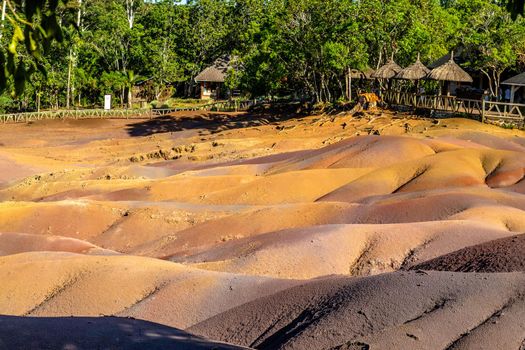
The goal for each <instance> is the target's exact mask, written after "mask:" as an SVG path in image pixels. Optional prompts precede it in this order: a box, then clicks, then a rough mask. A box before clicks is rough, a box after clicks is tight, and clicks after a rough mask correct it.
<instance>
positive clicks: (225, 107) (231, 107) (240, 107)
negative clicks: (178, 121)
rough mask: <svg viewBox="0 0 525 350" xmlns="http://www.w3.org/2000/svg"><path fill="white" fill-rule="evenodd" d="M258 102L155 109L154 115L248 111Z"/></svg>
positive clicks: (217, 103)
mask: <svg viewBox="0 0 525 350" xmlns="http://www.w3.org/2000/svg"><path fill="white" fill-rule="evenodd" d="M257 103H258V102H257V100H242V101H239V100H232V101H222V102H214V103H210V104H207V105H201V106H190V107H177V108H154V109H152V113H153V114H154V115H156V116H160V115H168V114H170V113H174V112H181V111H215V112H238V111H246V110H248V109H249V108H250V107H252V106H255V105H256V104H257Z"/></svg>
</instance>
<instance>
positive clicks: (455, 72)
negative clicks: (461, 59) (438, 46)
mask: <svg viewBox="0 0 525 350" xmlns="http://www.w3.org/2000/svg"><path fill="white" fill-rule="evenodd" d="M428 77H429V78H430V79H434V80H441V81H455V82H459V83H472V81H473V80H472V77H471V76H470V75H469V74H468V73H467V72H465V71H464V70H463V69H462V68H461V67H460V66H458V65H457V64H456V62H454V54H453V53H452V54H451V55H450V59H449V60H448V62H447V63H445V64H442V65H441V66H439V67H437V68H434V69H432V70H431V71H430V74H429V75H428Z"/></svg>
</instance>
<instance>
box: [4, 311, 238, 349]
mask: <svg viewBox="0 0 525 350" xmlns="http://www.w3.org/2000/svg"><path fill="white" fill-rule="evenodd" d="M0 349H1V350H4V349H60V350H80V349H134V350H137V349H148V350H149V349H178V350H186V349H217V350H219V349H221V350H222V349H242V348H240V347H236V346H232V345H228V344H222V343H218V342H213V341H209V340H206V339H204V338H200V337H197V336H194V335H191V334H189V333H186V332H184V331H181V330H178V329H176V328H170V327H167V326H163V325H159V324H156V323H151V322H146V321H141V320H135V319H130V318H118V317H16V316H0Z"/></svg>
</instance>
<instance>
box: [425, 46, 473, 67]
mask: <svg viewBox="0 0 525 350" xmlns="http://www.w3.org/2000/svg"><path fill="white" fill-rule="evenodd" d="M465 54H466V52H465V48H464V47H463V46H459V47H457V48H455V49H454V51H453V52H449V53H447V54H446V55H444V56H441V57H440V58H438V59H437V60H435V61H434V62H432V63H431V64H430V65H429V66H428V68H430V69H434V68H437V67H439V66H442V65H444V64H445V63H447V62H448V61H450V58H451V57H452V56H454V61H455V62H457V63H458V64H460V65H461V64H463V63H465Z"/></svg>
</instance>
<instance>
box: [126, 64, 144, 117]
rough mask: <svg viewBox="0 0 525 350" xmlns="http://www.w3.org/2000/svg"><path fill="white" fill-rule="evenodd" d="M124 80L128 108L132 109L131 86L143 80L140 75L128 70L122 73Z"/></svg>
mask: <svg viewBox="0 0 525 350" xmlns="http://www.w3.org/2000/svg"><path fill="white" fill-rule="evenodd" d="M124 78H125V79H126V80H125V83H126V89H127V90H128V107H129V108H132V107H133V106H132V105H131V100H132V91H133V86H135V85H137V83H139V82H141V81H142V80H144V79H145V78H144V77H143V76H140V75H135V72H133V71H132V70H128V71H126V72H124Z"/></svg>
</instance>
